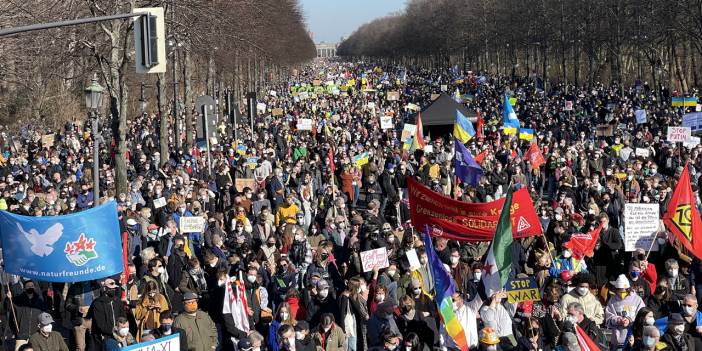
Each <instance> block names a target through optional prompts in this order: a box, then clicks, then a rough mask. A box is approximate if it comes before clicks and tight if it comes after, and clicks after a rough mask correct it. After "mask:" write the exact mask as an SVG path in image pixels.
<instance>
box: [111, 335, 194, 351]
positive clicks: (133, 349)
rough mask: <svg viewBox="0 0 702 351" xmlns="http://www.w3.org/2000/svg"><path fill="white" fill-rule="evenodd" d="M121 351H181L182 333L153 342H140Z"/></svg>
mask: <svg viewBox="0 0 702 351" xmlns="http://www.w3.org/2000/svg"><path fill="white" fill-rule="evenodd" d="M119 350H120V351H153V350H159V351H180V333H175V334H173V335H169V336H164V337H162V338H158V339H156V340H152V341H146V342H140V343H138V344H134V345H131V346H127V347H122V348H120V349H119Z"/></svg>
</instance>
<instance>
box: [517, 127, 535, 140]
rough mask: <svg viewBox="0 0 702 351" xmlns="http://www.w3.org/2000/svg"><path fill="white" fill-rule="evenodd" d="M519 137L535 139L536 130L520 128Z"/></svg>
mask: <svg viewBox="0 0 702 351" xmlns="http://www.w3.org/2000/svg"><path fill="white" fill-rule="evenodd" d="M519 139H522V140H534V130H533V129H529V128H519Z"/></svg>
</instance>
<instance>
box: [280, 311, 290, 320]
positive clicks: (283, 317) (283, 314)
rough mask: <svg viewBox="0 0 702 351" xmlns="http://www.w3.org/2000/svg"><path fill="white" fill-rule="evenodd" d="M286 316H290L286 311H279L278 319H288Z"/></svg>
mask: <svg viewBox="0 0 702 351" xmlns="http://www.w3.org/2000/svg"><path fill="white" fill-rule="evenodd" d="M288 317H290V314H288V312H281V313H280V319H282V320H284V321H285V320H288Z"/></svg>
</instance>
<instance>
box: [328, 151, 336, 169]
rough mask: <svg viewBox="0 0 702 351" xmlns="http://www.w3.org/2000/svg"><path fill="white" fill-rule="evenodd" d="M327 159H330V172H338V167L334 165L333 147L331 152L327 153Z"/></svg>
mask: <svg viewBox="0 0 702 351" xmlns="http://www.w3.org/2000/svg"><path fill="white" fill-rule="evenodd" d="M327 158H328V159H329V170H330V171H331V173H332V174H334V172H336V165H335V164H334V149H333V148H331V147H330V148H329V152H327Z"/></svg>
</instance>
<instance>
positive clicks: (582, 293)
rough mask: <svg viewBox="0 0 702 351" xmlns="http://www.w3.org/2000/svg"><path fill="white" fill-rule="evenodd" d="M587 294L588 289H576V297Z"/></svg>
mask: <svg viewBox="0 0 702 351" xmlns="http://www.w3.org/2000/svg"><path fill="white" fill-rule="evenodd" d="M588 292H590V289H588V288H578V295H580V296H585V295H587V293H588Z"/></svg>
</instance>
